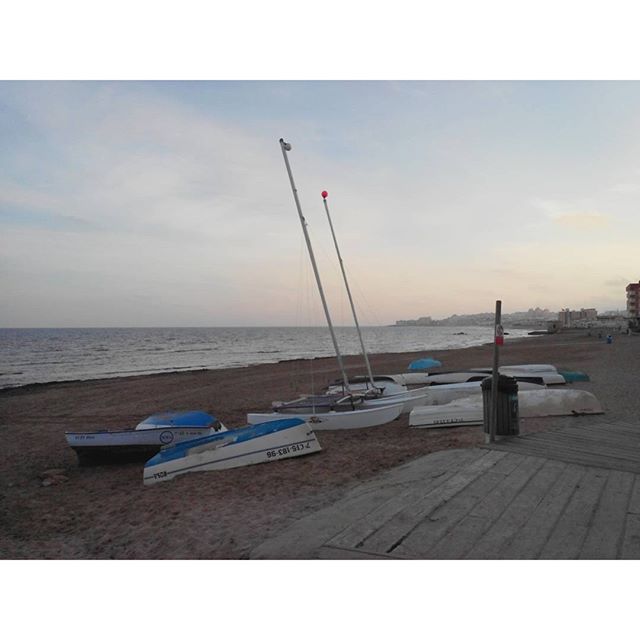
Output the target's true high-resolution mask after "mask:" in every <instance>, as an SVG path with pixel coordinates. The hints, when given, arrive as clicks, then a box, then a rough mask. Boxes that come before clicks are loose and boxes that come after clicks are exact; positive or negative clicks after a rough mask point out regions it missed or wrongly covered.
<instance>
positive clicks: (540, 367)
mask: <svg viewBox="0 0 640 640" xmlns="http://www.w3.org/2000/svg"><path fill="white" fill-rule="evenodd" d="M469 371H482V372H487V373H491V372H492V371H493V368H492V367H474V368H471V369H469ZM498 371H499V372H500V373H503V374H504V375H509V374H508V373H505V371H507V372H508V371H518V372H520V371H525V372H527V373H544V372H547V373H558V370H557V369H556V367H555V366H554V365H552V364H505V365H502V366H501V367H499V368H498Z"/></svg>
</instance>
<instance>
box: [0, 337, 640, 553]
mask: <svg viewBox="0 0 640 640" xmlns="http://www.w3.org/2000/svg"><path fill="white" fill-rule="evenodd" d="M421 356H432V357H435V358H438V359H439V360H441V361H442V363H443V369H456V368H464V367H477V366H489V365H490V364H491V359H492V346H491V345H484V346H480V347H472V348H468V349H461V350H451V351H433V352H416V353H399V354H383V355H373V356H371V362H372V366H373V369H374V371H375V372H376V373H379V374H383V373H398V372H402V371H405V370H406V368H407V365H408V363H409V362H410V361H411V360H413V359H415V358H417V357H421ZM522 362H530V363H552V364H555V365H556V366H557V367H558V368H559V369H568V370H579V371H584V372H586V373H588V374H589V375H590V376H591V381H590V382H580V383H575V384H574V385H572V388H580V389H586V390H589V391H592V392H593V393H594V394H595V395H596V396H597V397H598V399H599V400H600V401H601V402H602V404H603V405H604V407H605V411H606V416H607V418H610V419H621V420H628V421H632V422H634V423H636V424H639V427H640V418H639V416H640V393H638V380H640V337H638V336H627V335H624V334H618V333H615V334H614V341H613V344H606V343H605V341H604V340H600V339H598V338H597V337H596V336H595V334H594V335H588V334H587V333H586V332H581V331H577V332H565V333H561V334H557V335H552V336H540V337H535V338H530V339H525V340H513V341H510V340H509V339H508V336H507V340H506V343H505V346H504V347H503V348H502V349H501V364H515V363H522ZM345 363H346V366H347V368H348V371H349V373H350V374H357V373H364V368H363V365H362V360H361V358H358V357H355V356H353V357H347V358H346V359H345ZM337 377H338V371H337V368H336V362H335V359H333V358H323V359H317V360H313V361H294V362H282V363H278V364H265V365H257V366H252V367H246V368H238V369H225V370H216V371H197V372H186V373H172V374H163V375H150V376H137V377H129V378H118V379H110V380H93V381H85V382H68V383H53V384H47V385H34V386H30V387H24V388H19V389H11V390H4V391H0V434H1V437H2V456H1V459H2V465H1V467H2V474H1V477H0V558H2V559H10V558H12V559H26V558H34V559H102V558H104V559H107V558H116V559H165V558H167V559H168V558H175V559H202V558H210V559H222V558H227V559H240V558H246V557H248V555H249V552H250V549H251V548H252V547H254V546H256V545H257V544H259V543H260V542H262V541H263V540H264V539H266V538H267V537H270V536H272V535H274V534H276V533H277V532H278V531H280V530H282V529H283V528H285V527H287V526H288V525H289V524H291V523H292V522H293V521H294V520H296V519H298V518H300V517H302V516H304V515H307V514H308V513H310V512H311V511H313V510H316V509H319V508H321V507H323V506H326V505H328V504H330V503H332V502H334V501H335V500H337V499H339V498H340V497H341V496H342V495H343V494H344V493H345V492H346V491H347V490H348V489H350V488H351V487H353V486H354V485H356V484H358V483H360V482H362V481H364V480H366V479H368V478H371V477H372V476H374V475H376V474H378V473H380V472H382V471H384V470H386V469H389V468H391V467H394V466H397V465H400V464H402V463H404V462H407V461H409V460H412V459H414V458H417V457H419V456H423V455H426V454H428V453H430V452H433V451H438V450H441V449H447V448H458V447H470V446H474V445H476V444H480V443H482V442H483V441H484V435H483V432H482V428H481V427H458V428H443V429H422V430H421V429H410V428H409V427H408V416H402V417H401V418H400V419H399V420H397V421H395V422H393V423H391V424H388V425H385V426H382V427H373V428H369V429H362V430H353V431H343V432H339V431H337V432H319V433H318V439H319V440H320V443H321V445H322V447H323V451H322V452H320V453H318V454H313V455H310V456H304V457H300V458H293V459H289V460H281V461H277V462H275V463H273V464H260V465H254V466H249V467H242V468H238V469H229V470H226V471H215V472H204V473H193V474H187V475H184V476H180V477H178V478H176V479H175V480H173V481H170V482H164V483H160V484H157V485H154V486H150V487H145V486H143V484H142V466H143V465H142V464H140V463H138V464H128V465H121V466H103V467H83V468H80V467H78V465H77V460H76V456H75V453H74V452H73V451H72V450H71V449H70V448H69V447H68V446H67V444H66V441H65V438H64V432H65V431H66V430H85V429H86V430H93V429H99V428H105V427H109V428H117V427H132V426H134V425H135V424H136V423H137V422H139V421H140V420H142V419H144V418H145V417H147V416H148V415H150V414H152V413H155V412H158V411H162V410H185V409H201V410H204V411H207V412H209V413H212V414H214V415H216V416H217V417H218V418H219V419H220V420H222V422H223V423H225V425H226V426H227V427H229V428H232V427H236V426H242V425H244V424H245V416H246V413H247V412H248V411H250V410H265V409H268V407H269V406H270V404H271V402H272V401H273V400H286V399H291V398H293V397H295V396H297V395H298V394H299V393H302V392H309V391H311V382H310V381H311V379H312V378H313V381H314V386H315V389H316V391H317V390H319V389H320V388H321V387H322V386H323V384H325V383H327V382H329V381H331V380H333V379H335V378H337ZM572 420H593V421H597V420H598V417H597V416H588V417H583V418H545V419H536V420H533V419H530V420H522V422H521V432H522V433H526V432H529V431H535V430H541V429H552V428H558V427H559V426H561V425H562V424H566V423H567V421H572ZM52 468H57V469H61V470H62V473H63V475H64V476H66V478H68V479H67V480H66V481H64V482H60V483H59V484H53V485H51V486H43V484H42V478H41V474H42V472H44V471H46V470H48V469H52Z"/></svg>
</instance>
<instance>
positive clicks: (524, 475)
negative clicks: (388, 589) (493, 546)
mask: <svg viewBox="0 0 640 640" xmlns="http://www.w3.org/2000/svg"><path fill="white" fill-rule="evenodd" d="M544 464H545V460H544V459H543V458H537V457H527V458H525V459H524V460H523V461H522V463H521V464H520V465H519V466H518V467H517V468H516V469H514V471H513V473H511V474H509V475H508V476H507V477H505V478H503V480H502V481H501V482H500V483H499V484H497V485H496V486H495V487H494V489H493V490H492V491H490V492H489V493H488V494H487V495H486V496H485V497H484V498H483V499H482V500H481V501H480V502H478V504H477V505H476V506H475V507H474V508H473V509H472V510H471V511H470V512H469V513H468V514H467V515H466V516H465V517H464V518H463V519H462V520H461V521H460V522H459V523H458V524H457V525H456V527H455V528H453V529H451V530H450V531H449V532H448V533H447V535H446V537H444V538H441V539H440V540H439V541H438V542H437V543H436V544H435V545H434V546H433V547H432V548H431V549H430V550H429V551H427V552H426V555H424V556H423V557H427V558H438V559H459V558H464V557H465V556H466V555H467V553H469V552H470V551H471V549H472V548H473V546H474V545H475V544H476V543H477V541H478V540H479V539H480V538H481V537H482V535H483V534H484V533H485V532H486V531H487V530H488V529H489V528H490V527H491V526H492V524H493V523H494V522H495V521H496V520H498V519H499V518H500V516H501V515H502V514H503V513H504V511H505V509H506V508H507V507H508V506H509V505H510V504H511V502H512V501H513V500H514V498H515V497H516V496H517V495H518V494H519V493H520V491H521V490H522V489H523V487H525V486H526V485H527V483H529V481H530V480H531V479H532V478H533V477H534V476H535V474H536V473H537V472H538V470H539V469H540V468H541V467H542V466H543V465H544Z"/></svg>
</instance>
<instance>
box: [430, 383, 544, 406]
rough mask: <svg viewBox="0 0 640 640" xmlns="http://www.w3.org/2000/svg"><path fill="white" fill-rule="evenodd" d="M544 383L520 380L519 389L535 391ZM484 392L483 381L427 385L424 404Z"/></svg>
mask: <svg viewBox="0 0 640 640" xmlns="http://www.w3.org/2000/svg"><path fill="white" fill-rule="evenodd" d="M544 388H545V387H544V386H543V385H539V384H534V383H531V382H518V391H519V392H520V391H533V390H539V389H544ZM481 393H482V382H480V381H479V382H458V383H453V384H436V385H430V386H429V387H427V391H426V394H425V399H424V402H423V406H424V405H436V404H438V405H443V404H448V403H449V402H452V401H453V400H458V399H460V398H466V397H468V396H476V395H480V394H481Z"/></svg>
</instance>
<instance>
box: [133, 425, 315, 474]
mask: <svg viewBox="0 0 640 640" xmlns="http://www.w3.org/2000/svg"><path fill="white" fill-rule="evenodd" d="M321 449H322V447H321V446H320V443H319V442H318V439H317V438H316V435H315V433H314V432H313V426H312V425H310V424H308V423H306V422H304V421H303V420H299V419H295V418H294V419H285V420H275V421H272V422H267V423H261V424H256V425H253V426H246V427H240V428H238V429H230V430H228V431H225V432H223V433H215V434H212V435H209V436H204V437H202V438H196V439H194V440H188V441H186V442H180V443H178V444H175V445H173V446H170V447H165V448H163V449H162V450H161V451H160V452H159V453H157V454H156V455H155V456H154V457H153V458H151V459H150V460H148V461H147V463H146V464H145V465H144V472H143V482H144V484H145V485H151V484H155V483H157V482H164V481H166V480H172V479H173V478H175V477H176V476H179V475H182V474H185V473H193V472H197V471H219V470H222V469H231V468H233V467H244V466H247V465H252V464H259V463H261V462H274V461H276V460H284V459H286V458H294V457H297V456H303V455H307V454H309V453H315V452H317V451H320V450H321Z"/></svg>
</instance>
